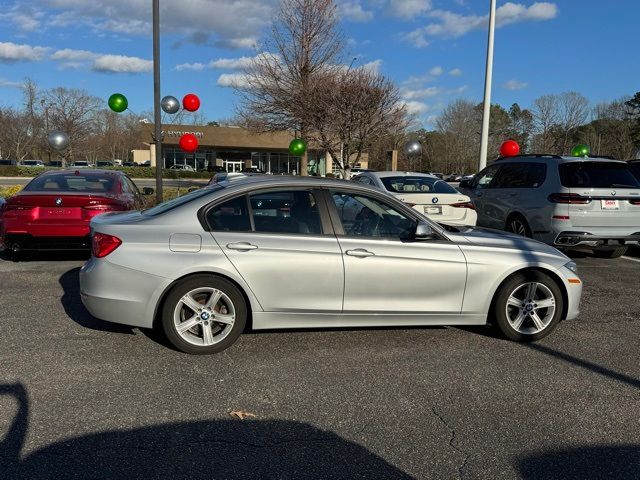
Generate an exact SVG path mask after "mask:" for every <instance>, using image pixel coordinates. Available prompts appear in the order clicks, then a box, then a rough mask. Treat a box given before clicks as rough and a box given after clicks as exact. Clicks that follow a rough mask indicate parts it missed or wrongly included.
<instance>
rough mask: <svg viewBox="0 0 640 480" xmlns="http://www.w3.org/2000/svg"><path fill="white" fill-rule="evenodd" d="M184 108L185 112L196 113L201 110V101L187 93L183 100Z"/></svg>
mask: <svg viewBox="0 0 640 480" xmlns="http://www.w3.org/2000/svg"><path fill="white" fill-rule="evenodd" d="M182 106H183V107H184V109H185V110H188V111H190V112H195V111H196V110H198V109H199V108H200V99H199V98H198V96H197V95H195V94H193V93H187V94H186V95H185V96H184V98H183V99H182Z"/></svg>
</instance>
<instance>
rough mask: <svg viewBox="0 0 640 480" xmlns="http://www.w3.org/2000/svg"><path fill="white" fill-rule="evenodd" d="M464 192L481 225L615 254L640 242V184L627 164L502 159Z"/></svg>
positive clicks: (525, 157) (572, 159)
mask: <svg viewBox="0 0 640 480" xmlns="http://www.w3.org/2000/svg"><path fill="white" fill-rule="evenodd" d="M459 189H460V191H461V192H463V193H465V194H466V195H469V197H470V198H471V200H472V201H473V203H474V205H475V207H476V211H477V213H478V225H481V226H484V227H490V228H496V229H501V230H507V231H510V232H513V233H517V234H519V235H523V236H525V237H531V238H535V239H536V240H540V241H542V242H544V243H548V244H550V245H554V246H556V247H558V248H560V247H562V248H575V247H581V248H584V247H587V248H591V249H593V252H594V254H595V255H596V256H598V257H605V258H615V257H619V256H621V255H624V253H625V252H626V250H627V246H628V245H630V244H637V243H638V242H639V241H640V181H639V180H638V179H637V178H636V177H635V176H634V175H633V173H632V171H631V169H630V166H629V164H628V163H627V162H623V161H619V160H610V159H606V158H595V157H584V158H578V157H560V156H557V155H519V156H515V157H508V158H500V159H498V160H496V161H495V162H494V163H493V164H491V165H489V166H488V167H487V168H485V169H484V170H482V171H481V172H479V173H478V174H477V175H475V177H474V178H473V179H471V180H467V181H463V182H461V184H460V187H459Z"/></svg>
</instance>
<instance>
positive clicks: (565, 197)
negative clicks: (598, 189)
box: [547, 193, 591, 205]
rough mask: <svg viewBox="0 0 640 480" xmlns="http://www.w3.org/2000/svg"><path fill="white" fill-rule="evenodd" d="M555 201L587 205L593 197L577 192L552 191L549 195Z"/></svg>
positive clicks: (550, 199)
mask: <svg viewBox="0 0 640 480" xmlns="http://www.w3.org/2000/svg"><path fill="white" fill-rule="evenodd" d="M547 198H548V199H549V201H550V202H553V203H567V204H570V205H586V204H587V203H591V199H590V198H587V197H583V196H582V195H578V194H577V193H552V194H551V195H549V196H548V197H547Z"/></svg>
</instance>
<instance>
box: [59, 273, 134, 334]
mask: <svg viewBox="0 0 640 480" xmlns="http://www.w3.org/2000/svg"><path fill="white" fill-rule="evenodd" d="M79 272H80V267H77V268H72V269H71V270H68V271H66V272H65V273H63V274H62V275H61V276H60V278H59V279H58V282H59V283H60V286H61V287H62V290H63V294H62V297H61V298H60V303H61V304H62V306H63V308H64V311H65V313H66V314H67V316H68V317H69V318H70V319H71V320H73V321H74V322H76V323H77V324H78V325H80V326H82V327H85V328H89V329H91V330H98V331H101V332H113V333H126V334H133V328H132V327H128V326H126V325H120V324H117V323H110V322H105V321H102V320H99V319H97V318H95V317H94V316H93V315H91V314H90V313H89V312H88V311H87V309H86V308H85V306H84V305H83V304H82V301H81V300H80V278H79V275H78V274H79Z"/></svg>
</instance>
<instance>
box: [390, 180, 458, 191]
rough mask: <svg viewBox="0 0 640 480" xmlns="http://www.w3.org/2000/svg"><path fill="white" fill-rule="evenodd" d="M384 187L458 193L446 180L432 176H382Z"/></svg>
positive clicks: (398, 189) (395, 189)
mask: <svg viewBox="0 0 640 480" xmlns="http://www.w3.org/2000/svg"><path fill="white" fill-rule="evenodd" d="M380 180H382V183H383V185H384V187H385V188H386V189H387V190H389V191H390V192H396V193H458V191H457V190H456V189H455V188H453V187H452V186H451V185H449V184H448V183H447V182H445V181H444V180H440V179H439V178H432V177H408V176H403V177H382V178H381V179H380Z"/></svg>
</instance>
